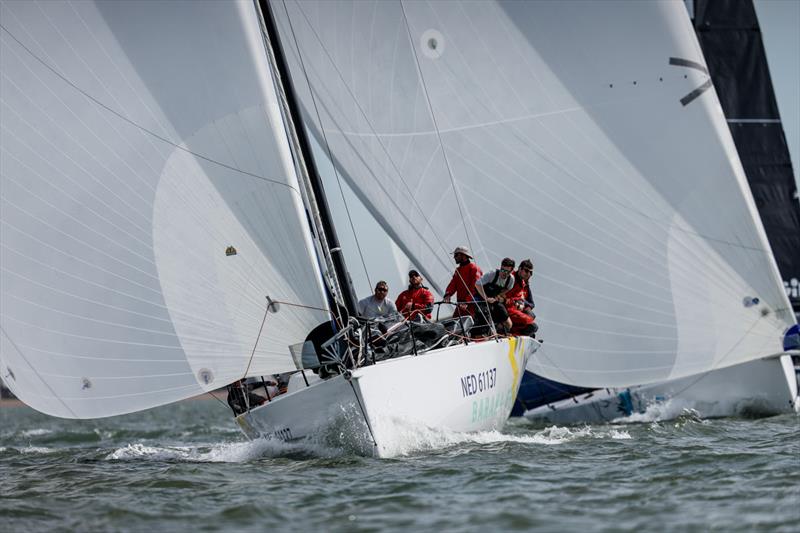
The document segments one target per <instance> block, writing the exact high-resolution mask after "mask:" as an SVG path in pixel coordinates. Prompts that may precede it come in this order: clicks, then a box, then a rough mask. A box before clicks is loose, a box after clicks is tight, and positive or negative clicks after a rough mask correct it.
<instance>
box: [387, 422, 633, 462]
mask: <svg viewBox="0 0 800 533" xmlns="http://www.w3.org/2000/svg"><path fill="white" fill-rule="evenodd" d="M382 426H383V427H380V431H381V435H382V444H383V448H382V450H381V452H382V455H383V456H386V457H397V456H404V455H409V454H412V453H418V452H421V451H422V452H424V451H435V450H441V449H451V448H456V447H463V446H469V447H471V445H477V446H488V445H493V444H505V443H514V444H523V445H531V446H552V445H559V444H564V443H568V442H571V441H574V440H576V439H581V438H595V439H607V438H610V439H614V440H620V439H630V438H631V436H630V434H629V433H628V432H627V431H621V430H618V429H614V428H590V427H583V428H566V427H558V426H551V427H548V428H545V429H543V430H541V431H536V432H533V433H526V434H518V433H506V432H503V431H498V430H491V431H479V432H474V433H462V432H458V431H452V430H447V429H432V428H429V427H425V426H419V425H415V424H412V423H407V422H403V421H397V420H393V421H391V422H385V423H384V424H383V425H382Z"/></svg>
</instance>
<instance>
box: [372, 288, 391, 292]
mask: <svg viewBox="0 0 800 533" xmlns="http://www.w3.org/2000/svg"><path fill="white" fill-rule="evenodd" d="M375 290H376V291H377V292H389V289H387V288H386V287H378V288H377V289H375Z"/></svg>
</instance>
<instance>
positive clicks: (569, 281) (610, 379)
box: [275, 0, 794, 387]
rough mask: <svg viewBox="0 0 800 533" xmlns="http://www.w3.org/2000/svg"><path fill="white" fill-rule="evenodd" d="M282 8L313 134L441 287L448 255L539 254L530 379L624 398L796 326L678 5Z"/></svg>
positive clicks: (488, 263)
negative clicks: (468, 250) (458, 251)
mask: <svg viewBox="0 0 800 533" xmlns="http://www.w3.org/2000/svg"><path fill="white" fill-rule="evenodd" d="M278 6H279V7H277V8H276V9H275V12H276V15H277V17H278V22H279V28H280V33H281V36H282V41H283V43H284V46H286V47H287V49H288V54H287V55H288V56H289V59H290V61H291V62H292V65H291V68H292V71H293V73H294V77H295V83H296V87H297V88H298V92H299V94H300V96H301V99H302V101H303V102H304V107H305V109H306V114H307V124H309V125H310V128H311V130H312V132H313V133H314V134H315V135H317V136H318V138H320V139H321V140H322V141H324V142H326V143H327V145H328V146H329V147H330V151H331V157H332V158H333V160H334V161H335V162H336V164H337V165H338V168H339V170H340V171H341V172H342V174H343V176H344V177H345V178H346V179H347V180H348V181H349V183H350V185H351V186H352V187H353V189H354V191H356V193H357V194H358V195H359V196H360V198H361V199H362V200H363V201H364V203H365V204H366V205H367V206H368V207H369V208H370V210H371V211H372V212H373V214H374V215H375V217H376V219H378V220H379V221H380V223H381V224H382V225H383V226H384V227H385V229H386V230H387V232H389V233H390V235H392V237H393V238H394V239H395V240H396V241H397V242H398V243H399V244H400V246H401V247H402V248H403V249H404V251H406V252H407V253H408V255H409V257H411V258H412V259H413V261H414V263H415V264H417V265H419V266H420V267H421V268H422V269H424V270H425V271H426V273H427V278H428V279H429V280H431V283H432V284H434V285H438V286H439V287H441V286H442V284H443V283H445V282H446V281H447V280H448V279H449V276H450V273H451V272H452V267H453V265H452V264H451V260H450V258H449V253H450V252H451V251H452V249H453V248H454V247H455V246H456V245H459V244H468V245H470V246H471V247H472V249H473V251H474V252H475V256H476V258H477V260H478V262H479V264H480V265H481V266H482V267H483V268H484V269H487V268H493V267H495V265H497V264H498V263H499V260H500V259H501V258H502V257H504V256H511V257H515V258H516V259H517V260H520V259H522V258H525V257H531V258H532V259H533V260H534V262H535V265H536V272H537V273H536V277H535V280H534V287H535V293H536V302H537V314H538V315H539V324H540V327H541V330H540V331H541V333H542V334H543V337H544V338H545V339H546V343H545V344H544V346H543V348H542V350H540V351H539V352H538V353H537V355H536V356H535V357H534V358H533V360H532V361H531V363H530V364H529V366H528V368H529V369H530V370H532V371H534V372H536V373H538V374H541V375H543V376H546V377H549V378H552V379H555V380H557V381H560V382H564V383H573V384H577V385H584V386H595V387H602V386H625V385H631V384H638V383H649V382H657V381H662V380H665V379H669V378H677V377H681V376H686V375H692V374H697V373H700V372H704V371H707V370H710V369H713V368H721V367H725V366H728V365H733V364H736V363H741V362H744V361H748V360H752V359H756V358H759V357H763V356H767V355H771V354H774V353H777V352H780V351H781V345H780V338H781V334H782V332H783V331H784V329H785V328H786V327H787V326H788V325H789V324H791V323H793V321H794V319H793V317H792V316H791V312H790V308H789V303H788V300H787V298H786V295H785V293H784V291H783V287H782V284H781V280H780V277H779V275H778V272H777V269H776V267H775V263H774V259H773V257H772V254H771V251H770V248H769V244H768V242H767V240H766V237H765V234H764V231H763V227H762V225H761V222H760V220H759V218H758V215H757V212H756V210H755V206H754V203H753V200H752V197H751V195H750V193H749V190H748V188H747V183H746V180H745V176H744V173H743V170H742V168H741V164H740V162H739V160H738V156H737V153H736V149H735V147H734V145H733V142H732V139H731V136H730V133H729V131H728V127H727V124H726V123H725V118H724V116H723V113H722V110H721V108H720V105H719V102H718V99H717V97H716V94H715V92H714V90H713V87H712V86H711V82H710V79H709V76H708V73H707V71H706V68H705V66H704V60H703V56H702V53H701V51H700V48H699V46H698V43H697V40H696V37H695V35H694V32H693V30H692V27H691V24H690V22H689V19H688V17H687V14H686V12H685V8H684V6H683V3H681V2H676V1H664V2H659V1H651V2H627V1H620V2H612V1H604V2H591V1H586V2H581V1H571V2H561V1H553V2H548V1H537V2H490V1H485V2H457V1H452V2H406V1H399V2H380V1H378V2H364V1H355V2H347V1H342V2H333V1H329V0H324V1H305V0H304V1H299V2H298V1H293V0H290V1H287V2H283V3H281V4H278ZM298 51H299V53H298ZM301 81H302V83H301ZM306 82H307V83H306ZM756 301H757V302H758V303H755V302H756Z"/></svg>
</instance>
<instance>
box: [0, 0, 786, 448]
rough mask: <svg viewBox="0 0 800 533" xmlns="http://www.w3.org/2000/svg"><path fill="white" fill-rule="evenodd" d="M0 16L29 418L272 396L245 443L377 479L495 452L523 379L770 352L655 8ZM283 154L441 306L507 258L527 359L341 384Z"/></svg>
mask: <svg viewBox="0 0 800 533" xmlns="http://www.w3.org/2000/svg"><path fill="white" fill-rule="evenodd" d="M0 6H1V7H0V9H2V17H1V18H2V27H1V28H0V37H1V38H2V48H1V49H0V53H2V58H1V59H2V61H1V62H0V69H1V70H2V80H1V81H2V105H3V108H2V138H0V140H1V141H2V142H0V145H2V155H3V157H2V185H3V195H2V202H3V203H2V210H1V211H0V219H1V220H2V228H0V243H2V247H3V254H2V258H0V264H1V266H2V273H3V276H2V280H0V283H1V284H2V302H1V303H2V322H1V323H0V325H2V332H1V334H2V337H0V339H1V340H0V343H1V344H0V371H1V372H2V376H3V379H4V380H5V381H6V382H7V383H8V384H9V387H10V388H11V389H12V391H13V392H14V393H15V394H16V395H17V396H18V397H20V399H22V400H23V401H24V402H26V403H27V404H28V405H31V406H32V407H34V408H35V409H38V410H40V411H43V412H45V413H48V414H52V415H55V416H63V417H72V418H93V417H103V416H110V415H114V414H121V413H127V412H133V411H137V410H142V409H147V408H150V407H155V406H158V405H165V404H169V403H171V402H175V401H178V400H180V399H182V398H186V397H189V396H193V395H195V394H198V393H202V392H206V391H210V390H213V389H217V388H219V387H222V386H226V385H234V386H236V384H241V385H242V386H243V387H247V386H249V385H248V384H247V382H246V380H255V381H256V384H257V382H258V380H260V377H261V376H270V375H275V374H280V373H285V372H294V374H293V375H292V377H291V378H290V379H289V383H288V387H287V392H286V393H285V394H282V395H280V396H278V397H269V392H267V391H268V390H269V389H268V386H265V387H264V389H265V392H266V395H267V399H266V401H265V402H263V403H261V404H260V405H252V404H251V405H246V406H245V411H244V412H242V413H240V414H238V415H237V421H238V423H239V424H240V425H241V427H242V428H243V430H244V431H245V433H246V434H247V435H249V436H252V437H256V436H265V437H271V438H281V439H288V440H292V439H297V438H303V437H304V436H306V435H308V434H310V433H311V432H314V431H319V430H321V429H322V428H324V427H325V426H326V425H328V424H330V423H331V422H332V421H333V420H335V419H337V418H342V417H343V418H344V419H346V421H348V422H349V421H352V420H353V419H354V420H355V421H354V422H353V424H354V425H353V429H352V430H348V434H352V435H355V436H356V438H357V439H358V440H360V441H361V442H362V444H363V445H364V447H363V449H364V451H365V453H371V454H375V455H378V456H387V455H391V454H392V453H393V450H394V447H393V438H394V437H393V435H395V434H396V431H397V428H398V427H402V424H405V423H410V424H422V425H425V426H428V427H433V428H445V429H453V430H457V431H475V430H482V429H490V428H498V427H500V426H501V425H502V424H503V422H504V421H505V418H506V417H507V415H508V411H509V410H510V409H511V404H512V403H513V399H514V397H515V395H516V392H517V389H518V387H519V380H520V378H521V374H522V369H523V368H526V367H527V368H528V369H529V370H531V371H533V372H535V373H537V374H540V375H542V376H544V377H548V378H550V379H554V380H558V381H559V382H563V383H568V384H573V385H576V386H582V387H595V388H596V387H625V386H631V385H633V384H641V383H645V384H646V383H654V382H659V381H664V380H666V379H677V378H683V377H689V376H694V375H698V374H701V373H703V372H708V371H710V370H714V369H720V368H724V367H729V366H734V365H737V364H740V363H746V362H748V361H752V360H756V359H760V358H763V357H766V356H770V355H774V354H777V353H779V352H780V351H781V347H780V334H781V332H782V331H783V330H784V329H785V327H786V324H787V323H788V322H789V320H790V319H789V317H790V316H791V312H790V310H789V308H788V302H787V301H786V295H785V293H784V292H783V288H782V286H781V284H780V277H779V275H778V273H777V269H776V267H775V264H774V260H773V259H772V255H771V252H770V249H769V244H768V242H767V240H766V237H765V235H764V230H763V227H762V226H761V224H760V222H759V221H758V218H757V215H756V211H755V206H754V204H753V200H752V197H751V196H750V194H749V192H748V190H747V187H746V183H745V181H744V175H743V172H742V169H741V164H740V163H739V161H738V159H737V158H736V155H735V148H734V147H733V144H732V141H731V139H730V133H729V132H728V131H727V128H726V127H725V124H724V117H723V116H722V113H721V111H720V109H719V102H718V100H717V99H716V96H715V95H714V93H713V91H706V90H705V88H704V87H705V86H706V85H709V86H710V82H709V81H708V79H707V74H706V73H705V72H704V68H705V67H703V58H702V54H701V53H700V52H699V49H698V47H697V41H696V38H695V37H694V34H693V32H692V28H691V24H690V23H689V21H688V18H687V17H686V13H685V10H684V9H683V6H682V5H681V4H678V3H675V2H646V3H628V2H619V3H612V2H603V3H596V2H594V3H593V2H588V3H579V2H567V3H560V2H553V3H550V2H530V3H520V2H480V3H473V2H446V3H420V2H405V1H398V2H329V1H323V2H306V1H302V2H295V1H287V2H270V3H266V2H259V3H254V2H247V1H238V2H230V3H229V2H224V3H223V2H219V3H217V2H207V3H183V2H164V3H158V2H148V3H143V4H142V3H134V2H130V3H129V2H113V3H104V2H96V3H86V2H80V3H70V2H63V3H42V4H38V3H36V4H34V3H16V2H3V3H2V4H0ZM644 44H646V46H645V45H644ZM281 65H283V66H281ZM306 136H309V137H312V138H315V139H316V141H317V142H318V144H319V145H320V146H321V147H323V151H324V153H325V156H326V157H328V158H329V159H330V160H331V161H332V162H333V164H334V167H335V172H336V174H337V179H338V178H341V179H343V180H345V181H346V182H347V183H348V184H349V186H350V187H351V188H352V189H353V190H354V191H355V192H356V194H357V195H358V196H359V197H360V199H361V200H362V201H363V202H364V204H365V205H366V207H367V208H368V209H369V210H370V212H371V213H372V214H373V216H374V217H375V219H376V220H377V221H378V223H379V224H381V226H382V227H383V228H384V229H385V230H386V231H387V233H389V234H390V236H391V237H392V238H393V240H394V241H395V243H396V244H397V245H398V246H399V247H400V248H401V249H402V250H403V251H404V252H405V254H406V255H407V256H408V257H409V258H411V259H412V261H413V263H414V264H415V265H418V266H419V270H420V271H422V272H423V273H424V274H425V277H426V279H427V280H429V282H430V284H431V285H433V288H434V289H439V292H440V293H441V292H442V291H441V285H440V284H442V283H443V281H444V280H447V279H449V278H450V274H451V273H452V268H453V265H452V264H450V261H449V255H450V252H451V250H452V249H453V248H455V246H457V245H461V244H467V245H468V246H469V247H470V248H471V249H472V250H473V253H474V255H475V257H476V259H477V260H478V262H479V263H480V264H481V265H484V266H486V265H492V264H499V260H500V258H502V257H505V256H514V257H517V258H523V257H532V258H534V260H535V262H536V269H537V273H538V274H537V296H538V299H537V304H538V308H539V311H540V313H539V316H540V327H541V328H542V331H546V332H547V333H546V336H547V342H546V343H545V344H544V345H541V347H540V344H539V343H538V342H536V341H534V340H533V339H529V338H514V337H498V338H494V339H491V340H488V341H484V342H470V343H469V344H463V343H456V344H451V345H448V346H443V345H441V344H435V343H434V345H425V346H423V347H422V349H421V350H418V351H417V352H416V353H412V354H408V355H406V354H400V356H399V357H394V358H389V359H386V360H382V361H381V360H377V359H372V360H370V348H369V341H370V339H371V337H372V333H371V331H370V330H369V329H368V328H367V329H364V327H362V326H360V325H359V326H356V325H354V324H353V322H352V319H353V317H351V316H350V317H349V316H347V315H348V313H347V311H346V309H345V310H342V309H341V308H342V307H345V308H347V307H348V303H347V300H348V296H347V294H348V292H349V291H348V280H347V275H346V272H344V271H343V269H342V265H341V261H340V260H339V255H340V254H339V252H340V250H338V247H337V246H336V242H335V239H334V238H333V232H331V231H330V230H331V228H330V227H327V226H328V225H329V224H327V223H326V218H327V216H326V214H325V205H324V191H321V187H320V184H319V182H318V180H317V178H316V177H315V176H314V172H313V169H311V170H309V166H311V165H313V162H314V157H313V154H310V153H309V150H307V145H308V144H309V143H308V142H307V141H304V140H303V139H304V138H305V137H306ZM321 193H322V194H321ZM756 299H757V300H758V302H759V303H758V304H757V305H745V304H744V303H743V302H744V301H748V302H754V301H755V300H756ZM349 314H352V313H349ZM320 325H322V329H323V330H324V329H325V328H328V333H330V338H329V339H327V340H324V341H322V340H320V339H319V338H316V337H315V336H314V335H312V333H314V332H319V331H320V329H319V328H320ZM411 327H413V326H411ZM411 334H412V335H413V333H411ZM462 336H464V335H463V331H462ZM442 338H444V339H445V343H446V344H450V342H449V341H450V340H452V339H454V338H457V337H456V336H453V335H451V334H450V333H449V332H448V334H447V335H446V336H444V337H442ZM412 340H413V339H412ZM412 344H413V346H414V347H416V346H417V344H416V341H413V342H412ZM354 346H357V348H358V349H357V350H353V347H354ZM370 363H372V364H370ZM323 366H324V367H325V369H324V370H323V368H322V367H323ZM331 366H332V367H333V370H332V371H331V370H329V369H330V368H331ZM315 371H316V372H315ZM243 380H245V383H242V381H243ZM264 383H266V380H265V382H264ZM244 396H245V397H247V396H246V394H245V395H244ZM245 403H247V401H246V402H245Z"/></svg>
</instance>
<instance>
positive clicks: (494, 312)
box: [475, 257, 515, 333]
mask: <svg viewBox="0 0 800 533" xmlns="http://www.w3.org/2000/svg"><path fill="white" fill-rule="evenodd" d="M514 265H515V261H514V260H513V259H511V258H510V257H506V258H504V259H503V261H502V262H501V263H500V268H499V269H497V270H495V271H494V272H487V273H486V274H484V275H483V276H482V277H481V279H479V280H478V281H477V282H475V299H476V300H478V301H479V302H481V303H479V304H478V305H479V307H480V311H481V312H478V313H476V314H475V323H476V325H478V326H480V325H485V324H486V322H487V318H488V317H487V316H486V315H487V314H488V315H489V316H491V320H492V322H493V323H494V324H496V325H497V326H498V329H499V330H501V331H504V332H506V333H507V332H509V331H510V330H511V319H510V318H509V317H508V311H507V310H506V306H505V295H506V293H508V291H510V290H511V289H512V288H513V287H514V276H512V275H511V273H512V272H514ZM484 302H485V303H484ZM479 331H480V330H479Z"/></svg>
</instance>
